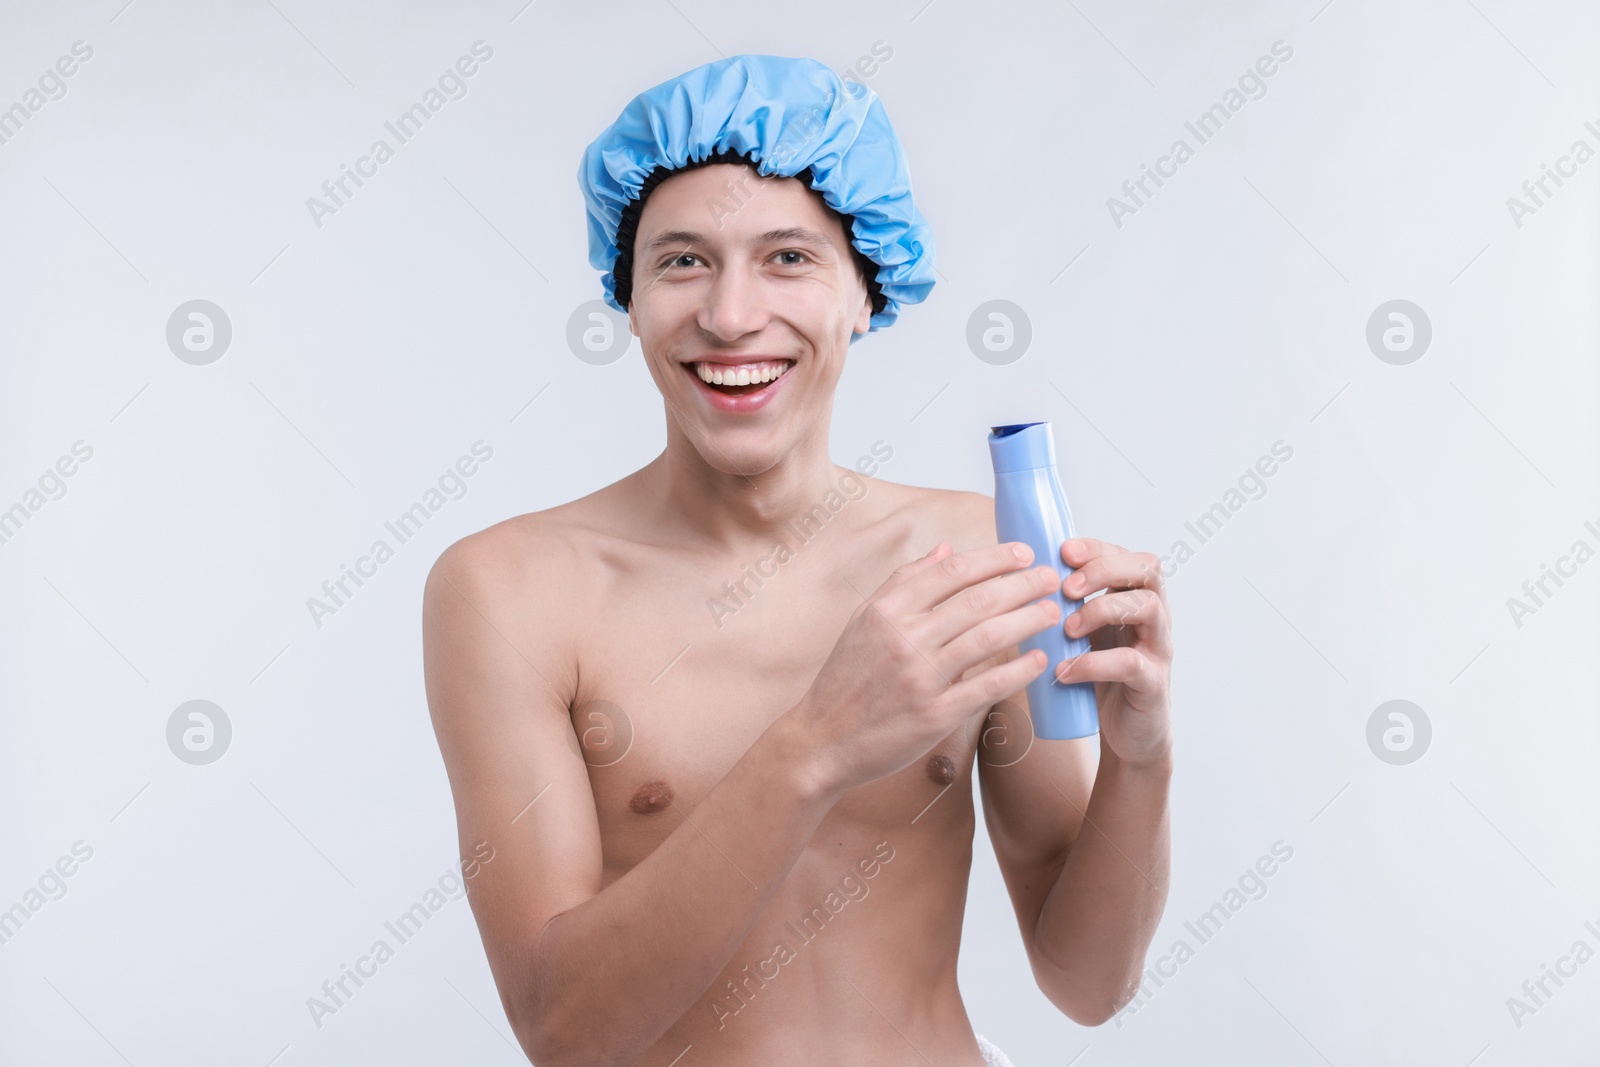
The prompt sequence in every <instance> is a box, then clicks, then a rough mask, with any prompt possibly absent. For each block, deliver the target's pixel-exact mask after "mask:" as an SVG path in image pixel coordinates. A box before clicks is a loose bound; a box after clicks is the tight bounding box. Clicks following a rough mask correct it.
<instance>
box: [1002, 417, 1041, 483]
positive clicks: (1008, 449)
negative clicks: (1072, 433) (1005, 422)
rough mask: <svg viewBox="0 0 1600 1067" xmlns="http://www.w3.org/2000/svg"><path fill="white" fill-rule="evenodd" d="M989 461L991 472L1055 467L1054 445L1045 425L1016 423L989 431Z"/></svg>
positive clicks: (1039, 423)
mask: <svg viewBox="0 0 1600 1067" xmlns="http://www.w3.org/2000/svg"><path fill="white" fill-rule="evenodd" d="M989 458H990V459H992V460H993V461H994V472H995V473H996V474H1005V473H1008V472H1010V471H1027V470H1037V469H1039V468H1041V467H1054V466H1055V465H1056V442H1055V438H1054V437H1053V436H1052V435H1051V433H1050V424H1049V423H1048V422H1019V423H1013V424H1012V425H1010V426H991V427H990V428H989Z"/></svg>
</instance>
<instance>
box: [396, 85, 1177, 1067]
mask: <svg viewBox="0 0 1600 1067" xmlns="http://www.w3.org/2000/svg"><path fill="white" fill-rule="evenodd" d="M580 183H581V184H582V186H583V188H584V192H585V197H586V201H587V203H588V205H589V210H590V216H589V222H590V239H591V252H592V255H591V259H592V260H593V261H594V262H595V265H596V266H597V267H600V268H601V269H604V270H606V271H607V274H606V276H605V286H606V295H607V298H608V300H609V301H610V302H611V303H612V304H613V306H616V307H617V308H618V309H619V310H626V311H627V314H628V320H629V322H630V324H631V329H632V331H633V333H634V334H635V335H637V336H638V338H639V341H640V346H641V348H642V349H643V353H644V360H645V364H646V366H647V367H648V369H649V372H650V374H651V377H652V378H653V379H654V380H655V384H656V387H657V388H658V389H659V390H660V392H661V396H662V399H663V401H664V414H665V418H666V427H667V444H666V448H665V449H664V450H663V451H662V453H661V454H660V455H659V456H657V457H656V458H655V459H654V460H652V461H651V462H650V463H649V464H647V465H646V466H644V467H643V468H641V469H640V470H638V471H635V472H634V473H633V474H631V475H629V476H627V477H625V478H623V479H621V480H620V481H618V482H616V483H614V484H612V485H608V486H605V487H604V488H602V489H599V490H597V491H596V492H594V493H591V494H590V495H588V496H585V497H582V498H580V499H578V500H574V501H572V502H570V503H567V504H562V505H560V506H558V507H553V508H550V509H548V510H545V511H539V512H535V513H532V514H527V515H522V516H519V517H517V518H513V519H509V520H507V521H505V522H502V523H499V524H497V525H495V526H493V527H490V528H489V529H487V530H484V531H482V532H480V533H477V534H474V535H472V536H470V537H467V538H465V539H463V540H461V541H459V542H457V543H456V544H454V545H452V546H451V547H450V548H449V549H448V550H447V551H446V552H445V553H444V554H443V556H441V557H440V559H439V561H438V563H437V564H435V566H434V568H433V571H432V573H431V574H430V575H429V579H428V584H427V588H426V592H425V596H424V643H425V651H426V674H427V686H428V700H429V707H430V709H431V713H432V716H433V722H434V728H435V731H436V733H437V736H438V739H439V745H440V749H441V752H442V754H443V757H444V761H445V766H446V769H447V771H448V773H449V778H450V783H451V789H452V792H453V795H454V798H455V805H456V815H457V823H458V828H459V833H460V840H461V842H462V844H463V848H465V847H467V845H468V843H471V842H481V841H486V842H488V843H489V844H491V845H492V846H493V847H494V848H495V850H496V861H495V863H494V864H493V865H492V866H491V867H485V868H484V869H483V871H482V872H481V873H480V874H479V876H478V878H477V879H476V880H475V885H474V887H473V890H472V893H471V895H470V897H469V899H470V901H471V904H472V909H473V914H474V915H475V917H476V919H477V922H478V926H479V930H480V932H481V934H482V937H483V943H484V947H485V951H486V953H487V956H488V960H489V964H490V967H491V969H492V971H493V974H494V978H495V982H496V985H497V987H498V989H499V992H500V997H501V1002H502V1004H503V1006H504V1008H505V1011H506V1014H507V1017H508V1018H509V1020H510V1022H511V1025H512V1028H513V1030H514V1031H515V1033H516V1036H517V1039H518V1040H519V1041H520V1042H521V1044H522V1046H523V1048H524V1050H525V1051H526V1052H527V1054H528V1055H529V1057H530V1058H531V1059H533V1060H534V1061H535V1062H536V1063H538V1064H539V1065H540V1067H565V1065H576V1064H627V1063H640V1064H651V1065H658V1067H671V1065H674V1064H681V1065H683V1067H690V1065H698V1064H710V1065H722V1064H727V1065H734V1064H749V1063H764V1064H794V1065H814V1064H818V1063H851V1064H855V1063H874V1064H891V1063H892V1064H907V1065H910V1064H928V1063H933V1064H940V1065H950V1067H979V1065H980V1064H995V1065H1003V1064H1006V1063H1008V1062H1009V1061H1008V1060H1007V1059H1006V1057H1005V1054H1004V1053H1003V1052H1001V1051H1000V1050H998V1049H997V1048H996V1047H995V1046H994V1045H992V1044H991V1043H989V1042H988V1041H986V1040H984V1039H983V1038H982V1037H981V1036H979V1035H977V1034H976V1033H975V1032H974V1031H973V1028H972V1026H971V1023H970V1021H969V1020H968V1018H967V1014H966V1010H965V1008H964V1006H963V1003H962V999H961V993H960V990H959V989H958V987H957V982H956V960H957V952H958V949H959V947H960V942H961V926H962V916H963V911H964V906H965V902H966V892H967V878H968V873H969V870H970V865H971V858H972V838H973V831H974V828H975V816H974V810H973V803H972V776H973V774H974V772H975V771H976V773H977V775H978V779H979V787H980V789H981V791H982V794H983V798H984V814H985V818H986V820H987V824H988V828H989V833H990V837H991V839H992V840H993V842H994V847H995V852H996V855H997V857H998V859H999V863H1000V869H1001V874H1002V875H1003V877H1004V879H1005V883H1006V886H1007V889H1008V891H1009V893H1010V897H1011V902H1012V905H1013V906H1014V908H1015V911H1016V916H1017V921H1018V926H1019V929H1020V932H1021V936H1022V943H1023V946H1024V948H1025V949H1026V952H1027V957H1028V960H1029V962H1030V964H1031V970H1032V978H1033V980H1034V981H1035V982H1036V984H1037V986H1038V988H1039V989H1040V990H1041V991H1042V992H1043V993H1044V995H1045V996H1046V997H1047V998H1048V999H1049V1000H1050V1002H1051V1003H1053V1004H1054V1005H1056V1007H1057V1008H1058V1009H1059V1010H1060V1011H1061V1012H1063V1013H1064V1014H1066V1015H1067V1016H1068V1017H1070V1018H1072V1019H1073V1020H1075V1021H1077V1022H1079V1023H1081V1024H1084V1025H1098V1024H1100V1023H1102V1022H1104V1021H1106V1020H1107V1019H1109V1018H1110V1017H1111V1016H1112V1015H1113V1014H1114V1013H1115V1012H1116V1010H1117V1009H1118V1008H1119V1007H1121V1006H1122V1005H1123V1004H1125V1003H1126V1002H1127V1001H1128V1000H1129V999H1130V998H1131V997H1132V995H1133V994H1134V992H1135V991H1136V989H1137V987H1138V985H1139V981H1140V977H1141V972H1142V969H1143V961H1144V955H1145V951H1146V949H1147V948H1148V946H1149V943H1150V939H1151V937H1152V936H1153V934H1154V932H1155V927H1156V924H1157V921H1158V919H1159V918H1160V914H1161V911H1162V908H1163V906H1164V903H1165V899H1166V893H1167V884H1168V873H1167V872H1168V863H1169V842H1168V836H1169V835H1168V818H1167V796H1168V785H1169V782H1170V778H1171V773H1172V730H1171V721H1170V713H1169V707H1168V704H1169V701H1168V689H1169V685H1168V677H1169V668H1170V661H1171V638H1170V625H1169V620H1168V615H1167V608H1166V600H1165V593H1164V591H1163V588H1162V585H1161V578H1160V567H1159V565H1158V562H1157V560H1156V558H1155V557H1154V556H1152V555H1150V554H1149V553H1130V552H1127V551H1125V550H1123V549H1121V548H1118V547H1116V546H1114V545H1109V544H1105V543H1103V542H1099V541H1094V540H1089V539H1082V540H1079V541H1073V542H1068V543H1067V544H1065V545H1063V546H1062V548H1061V551H1062V553H1063V559H1064V560H1065V561H1066V562H1067V563H1068V564H1070V565H1071V566H1073V567H1075V568H1077V570H1076V572H1075V573H1074V574H1073V575H1072V576H1071V578H1069V579H1068V580H1067V582H1066V590H1065V592H1066V594H1067V595H1068V596H1069V597H1073V598H1083V597H1087V596H1088V595H1089V594H1091V593H1094V592H1096V591H1099V590H1105V595H1103V596H1097V597H1094V598H1092V599H1090V600H1089V601H1088V602H1087V603H1086V604H1085V605H1084V606H1083V608H1082V609H1081V610H1080V611H1078V612H1076V613H1075V614H1074V615H1072V616H1071V617H1069V618H1067V619H1065V620H1063V619H1062V618H1060V617H1059V615H1058V614H1057V611H1056V609H1055V607H1054V600H1053V598H1052V597H1051V594H1053V593H1054V592H1055V591H1056V590H1057V586H1058V584H1059V580H1058V578H1057V575H1056V573H1055V571H1054V570H1053V568H1051V567H1048V566H1043V565H1030V564H1043V563H1044V562H1045V561H1036V560H1033V559H1032V558H1031V555H1030V554H1029V553H1028V551H1027V549H1026V547H1025V546H1017V545H1012V544H997V543H996V534H995V526H994V510H993V502H992V501H991V500H990V498H989V497H987V496H985V495H983V494H979V493H967V492H954V491H947V490H938V489H927V488H919V487H914V486H906V485H897V484H895V483H893V482H889V481H885V480H883V479H881V478H876V479H869V480H868V481H867V482H865V483H863V482H861V481H860V479H859V478H858V476H857V474H856V472H855V471H853V470H850V469H849V468H844V467H840V466H838V465H835V464H834V463H833V462H832V461H831V460H830V458H829V455H828V428H829V421H830V417H831V413H832V409H833V400H834V393H835V389H836V388H837V385H838V382H839V378H840V375H841V373H842V372H843V369H844V364H845V360H846V359H847V357H848V356H849V354H850V352H851V350H852V349H851V344H852V342H854V341H856V340H858V339H860V338H862V337H864V336H867V335H868V334H869V333H870V332H871V331H873V330H875V329H880V328H882V327H883V326H886V325H889V324H890V323H892V322H893V321H894V320H895V317H896V315H897V314H898V311H899V307H900V305H901V304H902V303H914V302H916V301H918V300H921V299H922V298H923V297H924V296H925V295H926V294H927V292H928V290H929V289H931V287H932V273H933V269H932V268H933V264H932V257H933V245H932V241H931V237H930V235H929V234H928V231H927V225H926V222H925V221H924V220H923V219H922V216H921V215H920V214H918V213H917V212H916V210H915V208H914V207H912V205H911V201H910V182H909V174H908V172H907V170H906V166H905V161H904V158H903V156H902V154H901V152H900V146H899V143H898V141H897V140H896V138H895V136H894V132H893V130H892V128H891V127H890V126H889V124H888V119H887V117H886V116H885V115H884V112H883V108H882V105H881V103H880V102H879V101H878V99H877V97H876V96H875V95H874V94H873V93H872V92H871V91H870V90H868V89H866V87H865V86H861V85H859V84H853V85H846V84H845V83H842V82H840V81H839V79H838V78H837V77H835V76H834V75H833V74H832V72H830V71H829V70H828V69H827V68H826V67H824V66H822V65H821V64H818V63H815V62H812V61H810V60H802V59H785V58H780V57H773V56H735V57H733V58H731V59H726V60H721V61H719V62H716V63H711V64H707V65H706V66H704V67H700V68H697V69H695V70H693V71H690V72H689V73H687V74H684V75H682V76H681V77H679V78H676V79H673V80H672V81H670V82H666V83H663V84H662V85H660V86H657V87H655V88H654V89H651V90H649V91H648V92H646V93H644V94H641V95H640V96H639V97H637V98H636V99H635V100H634V101H633V102H632V103H631V104H630V105H629V106H628V108H627V109H625V110H624V112H623V114H622V116H621V117H620V118H619V119H618V120H617V122H616V123H614V124H613V125H612V126H611V127H608V129H607V130H606V131H605V132H604V133H602V135H601V136H600V138H598V139H597V140H596V141H595V142H594V144H592V145H591V146H590V147H589V150H588V151H587V153H586V154H585V158H584V166H583V169H582V170H581V171H580ZM852 479H854V481H851V480H852ZM844 484H850V485H852V486H856V485H863V486H865V491H863V492H861V493H860V494H858V495H856V496H853V497H852V498H851V503H850V506H849V507H847V508H833V507H831V506H830V503H831V502H832V501H834V500H836V499H837V498H838V496H839V493H838V487H839V486H840V485H844ZM797 530H805V531H809V532H808V533H807V535H806V536H807V538H808V540H806V542H805V544H806V547H805V550H804V551H803V552H798V551H792V550H793V549H797V548H798V547H799V546H798V544H796V536H795V531H797ZM930 545H931V546H933V547H932V549H931V551H930V550H929V546H930ZM775 549H777V550H780V551H786V554H785V555H784V558H785V560H786V562H785V563H784V578H783V580H782V581H779V582H773V583H770V584H769V585H767V586H765V587H763V588H760V589H759V590H756V589H751V590H747V592H748V594H749V595H748V596H747V597H746V599H745V601H744V603H743V604H742V605H741V607H740V610H739V613H738V620H737V624H736V625H725V626H718V625H717V624H716V623H715V622H714V621H713V620H712V619H711V618H709V617H708V615H707V613H706V610H705V606H704V604H705V598H706V594H707V591H708V590H711V589H715V588H717V587H718V586H719V585H720V584H721V582H722V581H723V579H724V577H725V576H727V575H730V574H737V573H739V572H740V569H741V567H743V566H745V565H747V564H749V563H750V561H752V560H757V559H763V558H768V557H771V556H773V555H774V551H775ZM1019 549H1020V551H1019ZM1063 625H1064V626H1066V627H1067V630H1068V633H1069V634H1070V635H1072V636H1081V635H1084V634H1088V635H1089V638H1090V643H1091V647H1092V651H1090V652H1088V653H1085V654H1084V655H1082V656H1080V657H1078V658H1077V659H1075V660H1073V661H1071V662H1070V663H1069V664H1065V665H1058V664H1046V663H1045V661H1044V658H1043V654H1042V653H1038V654H1036V653H1029V654H1028V655H1026V656H1023V655H1019V650H1018V645H1019V643H1020V642H1021V641H1023V640H1025V639H1026V638H1027V637H1029V636H1031V635H1033V634H1035V633H1038V632H1040V631H1041V630H1043V629H1044V628H1045V627H1047V626H1063ZM1058 668H1064V669H1066V670H1067V671H1068V672H1069V673H1068V674H1067V677H1068V678H1069V679H1070V680H1073V681H1089V680H1093V681H1095V682H1096V683H1097V686H1096V688H1097V692H1098V695H1099V706H1100V716H1101V736H1100V745H1099V759H1098V764H1097V762H1096V754H1095V742H1094V740H1093V739H1083V740H1080V741H1034V740H1033V739H1032V735H1031V730H1030V729H1029V725H1028V723H1029V720H1028V715H1027V698H1026V693H1025V692H1024V686H1025V685H1026V684H1027V683H1028V682H1029V681H1031V680H1032V679H1033V678H1035V677H1037V676H1038V675H1039V673H1040V672H1042V671H1044V670H1046V669H1052V670H1055V669H1058ZM1059 676H1060V675H1059V673H1058V677H1059ZM997 977H998V978H1000V979H1001V980H1005V981H1016V980H1018V979H1019V978H1020V977H1021V976H1020V975H1006V976H997Z"/></svg>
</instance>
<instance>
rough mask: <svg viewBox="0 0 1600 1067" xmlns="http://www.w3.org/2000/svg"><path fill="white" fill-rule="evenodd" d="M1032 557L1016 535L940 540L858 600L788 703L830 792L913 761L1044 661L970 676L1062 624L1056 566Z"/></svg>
mask: <svg viewBox="0 0 1600 1067" xmlns="http://www.w3.org/2000/svg"><path fill="white" fill-rule="evenodd" d="M1032 559H1033V552H1032V550H1031V549H1029V548H1028V546H1027V545H1024V544H1021V543H1019V542H1011V541H1007V542H1003V543H1001V544H998V545H988V546H985V547H982V548H974V549H970V550H968V551H966V552H958V553H955V554H953V555H952V554H951V550H950V546H949V545H948V544H947V543H945V542H943V541H941V542H940V543H939V544H938V545H936V546H935V547H934V549H933V551H931V552H929V553H928V554H927V555H926V556H923V557H922V558H921V559H919V560H915V561H914V562H911V563H907V564H906V565H905V566H903V567H900V568H899V569H897V570H896V571H895V572H894V573H893V574H892V575H890V576H889V578H888V580H887V581H885V582H884V583H883V584H882V585H881V586H879V587H878V589H877V590H876V591H875V592H874V593H873V594H872V596H871V597H869V598H868V600H867V602H866V603H865V604H863V605H861V607H860V608H858V609H857V610H856V612H855V614H853V615H852V616H851V617H850V622H849V623H848V624H847V625H846V626H845V629H844V633H843V634H841V635H840V637H839V640H838V642H837V643H836V644H835V645H834V647H833V651H832V652H831V653H829V655H828V659H827V661H826V662H825V663H823V665H822V669H821V670H820V671H818V672H817V677H816V680H815V681H814V682H812V684H811V688H810V689H809V690H807V691H806V695H805V697H804V698H803V699H802V700H801V702H800V703H799V704H798V705H797V706H796V707H795V708H794V710H793V711H792V712H790V714H792V715H793V716H795V719H796V725H797V727H798V728H799V731H800V735H801V737H803V738H805V739H806V742H807V743H808V744H809V745H810V746H811V748H812V752H813V756H814V759H815V760H816V765H817V767H818V768H819V769H820V773H821V775H822V783H821V784H822V786H823V788H824V790H825V791H826V792H828V793H830V794H833V793H839V792H843V791H844V790H846V789H852V788H854V787H856V786H858V785H865V784H866V783H868V782H872V781H875V780H877V779H879V778H884V777H887V776H888V775H891V774H894V773H895V772H896V771H899V770H901V769H902V768H904V767H907V766H909V765H910V764H911V763H912V762H914V761H915V760H916V759H917V758H918V757H919V756H922V755H923V754H924V753H926V752H927V751H928V750H929V749H931V748H933V746H934V745H937V744H938V743H939V742H940V741H942V740H943V739H944V738H946V737H948V736H949V735H950V734H951V733H953V732H954V731H955V730H956V729H957V728H958V727H960V726H961V725H962V724H963V723H965V722H966V720H967V719H969V718H971V717H972V716H973V715H975V714H976V713H978V712H979V711H987V709H988V708H990V707H991V706H993V705H994V704H996V703H998V702H1000V701H1001V700H1004V699H1005V698H1006V697H1008V696H1011V695H1012V694H1014V693H1017V692H1020V691H1021V690H1022V689H1023V687H1024V686H1026V685H1027V684H1028V683H1029V682H1031V681H1033V680H1034V679H1035V678H1037V677H1038V676H1039V675H1040V674H1041V673H1042V672H1043V671H1044V669H1045V667H1046V666H1047V662H1046V657H1045V656H1044V654H1043V653H1041V652H1030V653H1028V654H1027V655H1023V656H1019V657H1017V658H1016V659H1014V660H1011V661H1010V662H1007V663H1001V664H998V665H996V666H992V667H989V668H988V669H986V670H983V671H981V672H979V673H977V674H975V675H973V676H972V677H971V678H967V679H964V680H963V679H962V675H963V674H964V673H965V672H966V671H968V670H970V669H971V668H973V667H975V666H977V665H978V664H980V663H983V662H984V661H985V660H987V659H989V658H990V657H992V656H994V655H996V654H997V653H999V652H1001V651H1003V650H1004V649H1007V648H1011V647H1013V646H1015V645H1017V644H1020V643H1021V642H1022V641H1024V640H1026V639H1027V638H1029V637H1032V636H1033V635H1034V634H1036V633H1039V632H1040V631H1041V630H1043V629H1045V628H1046V627H1048V626H1051V625H1056V626H1059V625H1061V614H1060V609H1059V607H1058V606H1057V605H1056V603H1055V599H1054V598H1053V597H1051V596H1050V594H1052V593H1054V592H1055V591H1056V589H1057V588H1058V587H1059V585H1060V582H1061V578H1060V575H1058V574H1057V573H1056V571H1055V569H1054V568H1052V567H1043V566H1041V567H1028V563H1029V562H1031V561H1032ZM1024 568H1026V569H1024ZM1041 598H1048V599H1043V600H1041ZM1034 601H1039V603H1034Z"/></svg>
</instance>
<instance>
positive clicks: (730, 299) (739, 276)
mask: <svg viewBox="0 0 1600 1067" xmlns="http://www.w3.org/2000/svg"><path fill="white" fill-rule="evenodd" d="M768 314H769V313H768V310H767V308H766V306H765V301H764V300H763V299H762V293H761V283H760V281H759V280H758V279H756V278H755V277H753V276H752V274H751V272H750V271H749V269H748V268H746V267H744V266H742V265H729V266H727V267H724V268H723V269H721V270H719V271H718V272H717V274H716V276H715V277H714V278H713V279H712V281H711V288H710V290H709V291H707V293H706V302H705V306H704V307H703V308H701V311H700V327H701V328H702V329H703V330H705V331H706V332H707V333H710V334H715V335H716V336H718V337H721V338H723V339H724V340H729V341H731V340H734V339H735V338H738V337H743V336H744V335H745V334H748V333H755V332H757V331H759V330H760V329H761V328H762V327H763V326H765V325H766V321H767V317H768Z"/></svg>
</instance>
